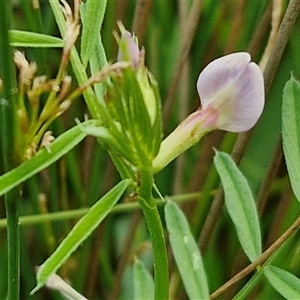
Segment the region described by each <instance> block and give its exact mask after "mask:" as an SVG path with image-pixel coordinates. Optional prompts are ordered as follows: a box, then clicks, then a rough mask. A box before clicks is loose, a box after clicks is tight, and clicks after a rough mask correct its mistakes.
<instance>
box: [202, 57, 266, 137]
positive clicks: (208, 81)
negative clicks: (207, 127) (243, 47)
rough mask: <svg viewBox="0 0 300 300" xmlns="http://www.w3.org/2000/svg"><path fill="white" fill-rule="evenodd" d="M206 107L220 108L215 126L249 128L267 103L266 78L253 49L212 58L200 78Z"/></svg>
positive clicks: (233, 129) (204, 107) (243, 129)
mask: <svg viewBox="0 0 300 300" xmlns="http://www.w3.org/2000/svg"><path fill="white" fill-rule="evenodd" d="M197 90H198V93H199V96H200V100H201V105H202V109H204V110H205V109H211V108H213V109H214V110H217V111H218V115H219V118H218V120H217V121H216V124H215V127H216V128H218V129H222V130H227V131H232V132H242V131H247V130H249V129H250V128H251V127H253V125H254V124H255V123H256V121H257V120H258V118H259V116H260V115H261V113H262V110H263V106H264V97H265V96H264V82H263V75H262V73H261V70H260V69H259V67H258V66H257V65H256V64H255V63H253V62H251V57H250V55H249V53H246V52H240V53H233V54H229V55H226V56H224V57H221V58H219V59H216V60H214V61H213V62H211V63H210V64H209V65H208V66H207V67H206V68H205V69H204V70H203V71H202V72H201V74H200V76H199V78H198V82H197Z"/></svg>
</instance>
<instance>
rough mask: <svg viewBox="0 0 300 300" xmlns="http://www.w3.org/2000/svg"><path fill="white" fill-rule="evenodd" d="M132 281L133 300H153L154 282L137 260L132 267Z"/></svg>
mask: <svg viewBox="0 0 300 300" xmlns="http://www.w3.org/2000/svg"><path fill="white" fill-rule="evenodd" d="M133 276H134V278H133V280H134V299H135V300H140V299H144V300H151V299H152V300H153V299H154V282H153V278H152V275H151V274H150V273H149V272H148V270H147V269H146V268H145V267H144V265H143V264H142V262H141V261H139V260H138V259H137V260H136V261H135V262H134V265H133Z"/></svg>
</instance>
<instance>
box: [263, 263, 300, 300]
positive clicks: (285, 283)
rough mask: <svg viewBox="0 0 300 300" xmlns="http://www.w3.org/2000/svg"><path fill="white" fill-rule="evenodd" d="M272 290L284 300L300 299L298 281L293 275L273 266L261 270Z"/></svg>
mask: <svg viewBox="0 0 300 300" xmlns="http://www.w3.org/2000/svg"><path fill="white" fill-rule="evenodd" d="M263 272H264V275H265V276H266V277H267V279H268V281H269V282H270V284H271V285H272V286H273V288H274V289H275V290H276V291H277V292H278V293H279V294H281V295H282V296H283V297H284V298H286V299H300V279H299V278H297V277H296V276H295V275H293V274H291V273H290V272H287V271H285V270H282V269H280V268H277V267H274V266H270V265H269V266H266V267H264V269H263Z"/></svg>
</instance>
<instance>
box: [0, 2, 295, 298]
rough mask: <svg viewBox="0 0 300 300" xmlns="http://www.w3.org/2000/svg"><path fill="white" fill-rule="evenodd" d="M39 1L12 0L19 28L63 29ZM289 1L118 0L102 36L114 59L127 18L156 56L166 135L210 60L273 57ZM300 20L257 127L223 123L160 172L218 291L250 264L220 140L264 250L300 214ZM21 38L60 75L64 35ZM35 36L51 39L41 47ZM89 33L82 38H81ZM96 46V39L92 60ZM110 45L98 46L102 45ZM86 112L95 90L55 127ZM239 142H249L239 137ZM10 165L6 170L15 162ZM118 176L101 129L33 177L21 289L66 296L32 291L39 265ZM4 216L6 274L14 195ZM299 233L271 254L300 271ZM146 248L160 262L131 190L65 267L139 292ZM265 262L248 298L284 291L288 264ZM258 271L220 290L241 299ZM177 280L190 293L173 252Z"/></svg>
mask: <svg viewBox="0 0 300 300" xmlns="http://www.w3.org/2000/svg"><path fill="white" fill-rule="evenodd" d="M87 1H92V0H87ZM37 2H39V6H37V7H35V6H34V3H35V1H13V2H12V3H10V6H9V8H10V9H11V10H12V15H11V20H10V22H11V28H13V29H15V30H26V31H32V32H38V33H43V34H48V35H51V36H55V37H60V34H59V30H58V28H57V25H56V22H55V19H54V16H53V12H52V10H51V7H50V6H49V3H48V1H37ZM291 2H292V1H291ZM294 2H297V1H294ZM287 5H288V1H270V0H262V1H246V0H239V1H234V0H232V1H219V0H216V1H198V0H194V1H138V0H137V1H131V0H126V1H125V0H124V1H123V0H122V1H117V0H116V1H108V2H107V8H106V13H105V15H104V19H103V25H102V29H101V39H102V43H103V46H104V50H105V53H106V56H107V59H108V61H115V60H116V56H117V46H116V42H115V39H114V37H113V34H112V32H113V30H116V28H117V25H116V24H117V20H121V21H122V22H123V24H124V25H125V27H126V28H127V29H131V30H132V31H133V32H135V34H136V35H137V37H138V38H139V44H140V45H143V46H144V48H145V50H146V65H147V66H148V68H149V69H150V70H151V72H152V73H153V74H154V76H155V78H156V80H157V81H158V83H159V88H160V93H161V99H162V104H163V119H164V122H163V126H164V135H167V134H168V133H169V132H171V131H172V130H173V129H174V128H175V127H176V126H177V124H178V123H179V122H180V121H181V120H182V119H183V118H184V117H185V116H187V115H188V113H190V112H192V111H194V110H195V109H196V108H197V107H198V106H199V99H198V96H197V93H196V88H195V83H196V80H197V77H198V75H199V73H200V71H201V70H202V69H203V67H204V66H205V65H206V64H207V63H208V62H210V61H212V60H214V59H215V58H217V57H219V56H222V55H224V54H227V53H231V52H236V51H248V52H249V53H250V54H251V56H252V60H253V61H255V62H257V63H259V62H261V67H262V68H264V66H265V63H264V58H265V56H264V55H263V54H264V53H266V57H267V58H268V57H269V56H270V53H271V52H270V51H269V50H267V51H266V47H267V45H268V41H270V36H271V37H272V35H273V34H274V33H275V34H276V33H277V31H278V28H279V25H280V23H281V22H282V19H283V16H284V14H285V12H286V8H287ZM86 13H88V12H86ZM89 13H90V14H92V13H93V12H89ZM95 15H96V17H95V18H96V19H95V20H97V21H99V18H100V19H101V15H97V14H95ZM91 18H92V15H91ZM297 28H299V20H297V21H296V24H295V26H294V29H293V30H292V32H291V35H290V37H289V39H288V43H287V46H286V47H285V50H284V52H283V55H282V57H281V59H280V63H279V66H278V69H277V71H276V73H275V76H274V80H273V82H272V79H271V80H270V79H269V82H267V84H268V83H271V82H272V84H271V86H267V89H268V94H267V98H266V106H265V110H264V113H263V115H262V117H261V119H260V120H259V122H258V124H257V125H256V127H255V128H254V130H252V131H251V134H248V135H247V134H241V135H239V136H238V135H236V134H232V133H225V132H220V131H216V132H212V133H210V134H208V135H206V136H205V137H204V138H203V139H202V140H201V142H200V144H198V145H196V146H195V147H193V148H191V149H190V150H188V151H187V153H185V154H184V155H182V156H181V157H179V158H178V159H177V160H176V161H174V162H173V163H171V164H170V165H169V166H168V167H167V168H166V169H164V170H163V171H162V172H160V173H159V174H157V175H156V184H157V186H158V187H159V189H160V191H161V192H162V194H163V195H170V198H171V199H173V200H174V201H177V202H179V203H182V205H181V207H182V208H183V211H184V213H185V216H186V217H187V219H188V221H189V225H190V228H191V232H192V234H193V236H194V238H195V239H196V241H198V245H199V247H200V249H201V252H202V259H203V264H204V267H205V270H206V276H207V281H208V285H209V291H210V293H212V292H214V291H215V290H216V289H218V288H219V287H220V286H221V285H222V284H223V283H225V282H227V281H228V280H229V279H230V278H231V277H233V275H235V274H236V273H238V271H240V270H242V269H243V268H244V267H246V266H247V265H249V264H250V261H249V260H248V259H247V258H246V256H245V255H244V254H243V252H242V251H241V248H240V243H239V241H238V237H237V234H236V232H235V229H234V226H233V224H232V221H231V220H230V217H229V214H228V212H227V210H226V209H224V208H223V194H222V192H221V191H220V189H218V186H219V184H220V178H219V176H218V174H217V171H216V169H215V167H214V165H213V156H214V151H213V148H217V149H219V150H222V151H224V152H227V153H232V151H233V157H234V159H235V160H236V161H237V162H238V164H239V166H240V170H241V171H242V173H243V174H244V176H245V177H246V178H247V181H248V183H249V186H250V188H251V190H252V192H253V196H254V199H255V201H256V206H257V209H258V214H259V222H260V226H261V232H262V249H263V251H264V250H265V249H267V248H268V247H269V246H270V245H271V244H272V243H273V242H274V241H275V240H276V239H277V238H278V237H279V236H280V235H281V234H282V233H283V232H284V231H285V230H286V229H287V228H288V227H289V226H290V225H291V224H292V223H293V222H294V220H295V219H296V218H297V216H298V215H299V211H300V208H299V203H298V201H297V200H296V198H295V196H294V194H293V191H292V188H291V184H290V181H289V177H288V175H287V169H286V165H285V161H284V159H283V154H282V147H281V128H282V126H281V110H282V91H283V88H284V86H285V83H286V82H287V80H288V79H289V78H290V76H291V72H292V73H293V75H294V77H295V78H296V79H298V77H299V72H300V56H299V53H298V52H299V50H298V49H299V46H300V40H299V32H298V31H297ZM286 34H288V33H286ZM11 38H12V39H13V41H14V43H13V45H14V46H15V47H17V48H18V49H21V50H22V51H24V52H25V53H26V57H27V58H28V60H29V61H36V62H37V64H38V73H39V74H47V75H48V76H49V77H50V78H51V77H53V76H55V74H56V71H57V68H58V64H59V60H60V55H61V49H60V48H59V47H60V46H59V40H56V39H54V40H53V41H46V42H48V43H53V44H55V43H57V44H55V47H53V44H51V45H50V44H43V45H41V44H42V41H41V40H38V41H37V42H36V41H32V40H30V38H27V39H26V37H25V42H24V41H21V39H20V38H18V36H17V34H16V36H15V37H14V35H13V36H12V37H11ZM30 41H31V42H32V43H33V42H36V43H37V44H39V46H42V47H32V46H33V45H32V44H30ZM21 42H23V44H22V43H21ZM24 43H25V44H24ZM26 43H27V45H26ZM79 45H80V40H79V41H78V45H77V46H78V49H80V47H79ZM272 46H274V43H272V42H271V49H272ZM0 47H1V48H0V51H4V50H5V49H3V45H0ZM92 50H93V49H92ZM92 50H86V52H87V53H85V54H84V60H87V57H89V55H90V54H91V53H90V54H89V51H92ZM101 51H102V50H101V49H99V55H101ZM69 73H70V74H71V75H72V77H73V86H74V88H75V87H76V85H77V82H76V76H75V74H74V73H76V70H75V69H74V66H73V68H72V67H70V68H69ZM264 75H266V76H267V75H268V73H267V72H265V73H264ZM85 114H89V110H88V109H87V107H86V104H85V101H84V99H83V98H78V99H77V100H76V101H75V102H74V103H73V105H72V106H71V108H70V109H69V110H68V111H67V112H66V113H65V114H64V115H62V116H61V117H60V118H59V119H57V120H56V121H55V122H54V123H53V125H52V127H51V130H52V131H53V133H54V135H55V136H58V135H60V134H61V133H63V132H65V131H66V130H67V129H69V128H71V127H73V126H75V125H76V123H75V118H79V119H80V120H83V119H84V115H85ZM237 145H240V148H239V149H238V148H237ZM241 149H242V150H241ZM1 151H2V149H1ZM0 168H1V172H2V173H4V166H0ZM119 180H120V178H119V175H118V173H117V171H116V169H115V167H114V165H113V163H112V162H111V160H110V158H109V156H108V154H107V152H106V151H105V150H104V149H103V148H101V146H100V145H99V144H98V143H97V141H96V140H95V139H94V138H92V137H86V138H85V139H84V140H83V141H82V142H81V143H80V144H79V145H78V146H77V147H76V148H74V149H73V150H72V151H70V152H68V154H67V155H65V156H63V157H62V158H61V159H60V160H59V161H58V162H56V163H54V164H52V165H50V166H49V167H47V168H46V169H44V170H43V171H41V172H40V173H39V174H37V175H36V176H34V177H31V178H30V179H28V180H27V181H26V182H25V183H24V184H23V186H22V188H23V193H22V196H21V200H20V214H21V219H20V220H21V299H60V296H59V295H58V294H56V293H55V292H50V291H48V290H47V289H41V290H40V291H38V292H37V293H36V294H35V295H33V296H30V298H29V296H28V295H29V293H30V291H31V290H32V289H33V287H34V286H35V268H34V266H36V265H40V264H41V263H42V262H44V261H45V259H46V258H47V257H48V256H49V255H50V254H51V253H52V252H53V251H54V249H55V248H56V247H57V246H58V245H59V243H60V242H61V241H62V240H63V238H64V237H65V236H66V235H67V234H68V233H69V231H70V230H71V228H72V227H73V225H74V224H75V223H76V221H78V219H79V217H81V216H82V215H83V214H84V213H85V212H86V211H87V208H88V207H91V206H92V205H93V204H94V203H95V202H96V201H97V200H98V199H99V198H100V197H101V196H103V195H104V194H105V193H106V192H107V191H108V190H110V189H111V188H112V187H113V186H114V185H115V184H116V183H117V182H119ZM2 203H4V202H2ZM212 203H213V204H212ZM163 213H164V211H163V210H161V214H162V215H163ZM0 216H1V218H2V219H1V220H0V239H1V246H0V272H1V278H6V277H7V245H6V220H5V207H4V205H0ZM298 240H299V233H298V232H296V233H295V234H294V235H293V236H292V237H291V238H290V239H288V241H287V242H286V243H285V244H284V245H283V247H281V249H280V251H278V252H276V254H275V255H274V256H273V257H272V264H273V265H274V266H277V267H280V268H283V269H285V270H287V271H289V272H291V273H293V274H294V275H295V276H296V277H299V276H300V271H299V264H300V261H299V257H300V256H299V255H298V252H299V242H298ZM135 256H137V257H138V258H139V260H141V261H143V264H144V265H145V266H146V267H147V269H149V270H152V269H151V268H152V263H151V261H152V252H151V245H150V239H149V236H148V231H147V228H146V225H145V223H144V220H143V218H142V214H141V211H140V209H139V208H138V205H136V203H132V202H131V199H130V197H127V198H125V199H122V200H121V201H120V203H119V204H118V205H117V206H116V207H115V208H114V209H113V210H112V213H110V214H109V215H108V217H106V218H105V220H104V222H102V223H101V225H100V226H99V227H98V228H97V229H96V230H95V231H94V232H93V233H92V235H91V236H90V237H89V238H88V239H87V240H86V241H85V242H84V243H82V245H81V246H80V248H79V249H78V250H77V251H76V252H75V253H74V254H73V255H72V256H71V258H69V259H68V260H67V262H66V263H65V264H63V265H62V267H61V269H60V271H59V274H60V276H62V277H63V278H67V279H68V280H69V282H71V285H72V286H73V287H74V288H75V289H76V290H77V291H79V292H80V293H82V294H83V295H85V296H86V297H87V298H88V299H133V293H134V291H133V288H132V284H133V283H132V276H133V275H132V274H133V272H143V270H140V271H139V269H138V268H140V266H136V265H135V270H133V263H134V260H135V259H134V257H135ZM170 261H171V262H172V261H173V260H172V258H171V260H170ZM265 273H266V277H263V276H260V273H258V276H256V278H257V279H255V280H256V281H255V282H254V283H253V289H252V291H251V293H252V294H251V296H249V299H250V298H252V299H282V297H283V296H284V295H281V294H280V293H278V292H277V291H276V290H275V289H273V288H272V287H271V285H270V284H269V282H268V280H269V278H272V276H273V278H274V276H276V275H278V274H279V275H278V276H284V275H282V273H280V271H279V272H278V270H277V269H276V268H275V267H270V268H269V269H267V270H266V271H265ZM145 276H146V277H147V275H145ZM266 278H268V280H267V279H266ZM280 278H281V277H280ZM249 279H250V277H246V278H245V279H242V280H240V281H239V282H238V283H237V284H235V285H233V286H232V287H231V288H229V289H227V290H226V292H225V293H224V294H223V295H222V296H220V299H232V298H233V295H235V294H236V293H237V292H238V291H239V290H240V289H241V288H242V287H243V286H244V285H245V283H246V282H247V281H248V280H249ZM145 280H146V279H145ZM170 280H171V281H170V298H171V299H185V298H187V296H186V292H185V290H184V289H183V287H182V283H181V281H180V277H179V275H178V270H177V268H176V267H175V264H173V263H171V264H170ZM6 292H7V282H6V281H5V280H1V281H0V299H4V298H5V296H6ZM245 298H246V296H245ZM239 299H244V298H239Z"/></svg>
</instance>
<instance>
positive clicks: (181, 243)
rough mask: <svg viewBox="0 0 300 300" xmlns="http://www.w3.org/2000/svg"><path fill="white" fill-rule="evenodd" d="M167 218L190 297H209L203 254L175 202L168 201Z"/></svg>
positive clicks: (177, 259) (172, 243)
mask: <svg viewBox="0 0 300 300" xmlns="http://www.w3.org/2000/svg"><path fill="white" fill-rule="evenodd" d="M165 218H166V224H167V228H168V232H169V237H170V243H171V247H172V251H173V254H174V258H175V261H176V264H177V266H178V269H179V272H180V275H181V278H182V281H183V283H184V286H185V289H186V292H187V294H188V296H189V298H190V299H202V300H204V299H209V290H208V284H207V279H206V273H205V270H204V267H203V263H202V258H201V254H200V252H199V249H198V247H197V244H196V242H195V240H194V238H193V236H192V234H191V232H190V228H189V225H188V222H187V220H186V218H185V216H184V214H183V213H182V211H181V210H180V209H179V207H178V206H177V205H176V204H175V203H173V202H171V201H168V203H167V204H166V205H165Z"/></svg>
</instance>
